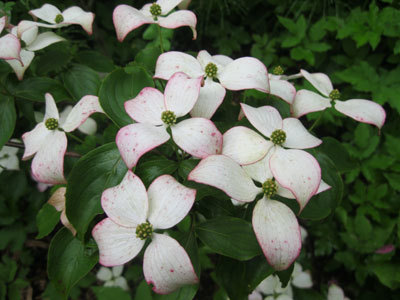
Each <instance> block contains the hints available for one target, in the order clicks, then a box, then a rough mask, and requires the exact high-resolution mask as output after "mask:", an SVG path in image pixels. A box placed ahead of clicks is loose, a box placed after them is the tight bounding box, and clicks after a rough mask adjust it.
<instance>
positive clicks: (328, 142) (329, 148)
mask: <svg viewBox="0 0 400 300" xmlns="http://www.w3.org/2000/svg"><path fill="white" fill-rule="evenodd" d="M322 141H323V143H322V144H321V146H319V148H318V149H319V150H320V151H322V152H324V153H325V154H326V155H328V156H329V158H330V159H331V160H332V162H333V163H334V164H335V167H336V168H337V169H338V171H339V172H346V171H351V170H353V169H354V168H356V167H357V162H356V161H355V160H354V159H353V158H351V157H350V155H349V153H348V152H347V150H346V148H345V147H344V146H343V145H342V143H340V142H339V141H338V140H336V139H334V138H332V137H325V138H322Z"/></svg>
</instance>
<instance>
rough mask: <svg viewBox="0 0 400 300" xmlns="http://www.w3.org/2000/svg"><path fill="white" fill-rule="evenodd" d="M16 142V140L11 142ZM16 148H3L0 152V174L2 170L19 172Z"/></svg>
mask: <svg viewBox="0 0 400 300" xmlns="http://www.w3.org/2000/svg"><path fill="white" fill-rule="evenodd" d="M11 141H17V140H14V139H13V140H11ZM17 152H18V148H14V147H8V146H3V148H1V150H0V174H1V172H3V170H19V160H18V156H17Z"/></svg>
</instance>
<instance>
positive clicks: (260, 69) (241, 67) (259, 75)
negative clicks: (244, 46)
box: [218, 57, 270, 93]
mask: <svg viewBox="0 0 400 300" xmlns="http://www.w3.org/2000/svg"><path fill="white" fill-rule="evenodd" d="M218 79H219V81H220V82H221V84H222V85H223V86H224V87H225V88H226V89H228V90H232V91H238V90H247V89H256V90H259V91H262V92H265V93H268V92H269V90H270V87H269V79H268V71H267V68H266V67H265V66H264V64H263V63H262V62H261V61H259V60H258V59H256V58H254V57H242V58H238V59H235V60H234V61H233V62H231V63H230V64H228V65H226V66H225V68H224V70H223V71H222V72H221V74H220V76H219V77H218Z"/></svg>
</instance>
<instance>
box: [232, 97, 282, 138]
mask: <svg viewBox="0 0 400 300" xmlns="http://www.w3.org/2000/svg"><path fill="white" fill-rule="evenodd" d="M240 105H241V107H242V110H243V112H244V114H245V116H246V118H247V119H248V120H249V122H250V123H251V125H253V126H254V127H255V128H256V129H257V130H258V131H260V132H261V133H262V134H263V135H264V136H266V137H270V136H271V133H272V132H274V131H275V130H277V129H282V124H283V123H282V117H281V115H280V114H279V112H278V110H277V109H276V108H274V107H272V106H262V107H258V108H255V107H252V106H250V105H247V104H244V103H241V104H240Z"/></svg>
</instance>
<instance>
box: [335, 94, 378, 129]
mask: <svg viewBox="0 0 400 300" xmlns="http://www.w3.org/2000/svg"><path fill="white" fill-rule="evenodd" d="M335 108H336V110H337V111H340V112H341V113H342V114H344V115H346V116H348V117H350V118H352V119H354V120H356V121H358V122H362V123H367V124H372V125H375V126H376V127H378V128H379V129H381V128H382V126H383V124H385V119H386V112H385V110H384V109H383V107H382V106H380V105H379V104H378V103H375V102H373V101H370V100H364V99H350V100H347V101H339V100H336V101H335Z"/></svg>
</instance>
